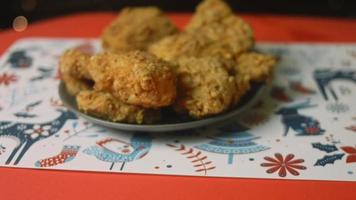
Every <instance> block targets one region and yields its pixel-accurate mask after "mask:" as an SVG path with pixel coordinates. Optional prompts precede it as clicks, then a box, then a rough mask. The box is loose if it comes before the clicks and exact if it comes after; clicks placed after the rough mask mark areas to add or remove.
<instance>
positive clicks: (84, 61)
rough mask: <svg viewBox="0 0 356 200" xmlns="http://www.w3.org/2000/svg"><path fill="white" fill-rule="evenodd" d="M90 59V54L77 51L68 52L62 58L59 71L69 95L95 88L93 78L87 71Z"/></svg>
mask: <svg viewBox="0 0 356 200" xmlns="http://www.w3.org/2000/svg"><path fill="white" fill-rule="evenodd" d="M89 59H90V55H89V54H86V53H83V52H81V51H77V50H68V51H66V52H64V53H63V55H62V56H61V58H60V60H59V70H60V73H61V75H62V80H63V81H64V84H65V86H66V88H67V90H68V93H69V94H71V95H76V94H78V93H79V92H80V91H81V90H88V89H90V88H92V87H93V83H92V81H91V76H90V74H89V72H88V70H87V69H86V66H87V65H88V64H89Z"/></svg>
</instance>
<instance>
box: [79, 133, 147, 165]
mask: <svg viewBox="0 0 356 200" xmlns="http://www.w3.org/2000/svg"><path fill="white" fill-rule="evenodd" d="M151 145H152V138H151V137H150V136H149V135H144V134H135V135H133V136H132V138H131V139H130V141H123V140H120V139H115V138H105V139H103V140H100V141H98V142H96V145H94V146H91V147H89V148H87V149H85V150H84V153H86V154H88V155H93V156H95V157H96V158H97V159H98V160H101V161H104V162H110V163H111V165H110V170H112V169H113V167H114V164H115V163H117V162H120V163H122V165H121V167H120V170H123V169H124V165H125V163H126V162H132V161H134V160H137V159H141V158H143V157H144V156H145V155H146V154H148V152H149V151H150V148H151Z"/></svg>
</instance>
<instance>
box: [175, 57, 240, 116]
mask: <svg viewBox="0 0 356 200" xmlns="http://www.w3.org/2000/svg"><path fill="white" fill-rule="evenodd" d="M178 62H179V67H178V69H177V76H178V97H177V100H176V102H175V105H174V108H175V110H176V111H177V112H179V113H188V114H189V115H190V116H191V117H193V118H203V117H207V116H211V115H216V114H218V113H221V112H223V111H225V110H227V109H228V108H229V107H230V106H231V104H232V103H233V99H234V95H235V90H236V85H235V81H234V77H233V76H230V75H229V74H228V72H227V71H226V70H225V67H224V66H223V65H224V62H222V61H221V60H220V59H218V58H213V57H205V58H194V57H186V58H181V59H179V61H178Z"/></svg>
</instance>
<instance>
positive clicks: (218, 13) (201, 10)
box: [186, 0, 233, 31]
mask: <svg viewBox="0 0 356 200" xmlns="http://www.w3.org/2000/svg"><path fill="white" fill-rule="evenodd" d="M231 15H233V11H232V10H231V8H230V7H229V5H227V4H226V3H225V1H223V0H205V1H202V2H201V3H200V4H199V5H198V6H197V8H196V11H195V13H194V15H193V16H192V18H191V21H190V23H189V24H188V25H187V26H186V30H189V31H193V30H196V29H198V28H200V27H202V26H206V25H209V24H211V23H216V22H220V21H221V20H222V19H224V18H225V17H228V16H231Z"/></svg>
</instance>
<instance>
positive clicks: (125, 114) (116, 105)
mask: <svg viewBox="0 0 356 200" xmlns="http://www.w3.org/2000/svg"><path fill="white" fill-rule="evenodd" d="M76 100H77V104H78V108H79V110H81V111H83V112H84V113H87V114H90V115H94V116H97V117H100V118H103V119H107V120H110V121H113V122H127V123H136V124H142V123H148V124H150V123H153V122H156V121H158V120H159V118H160V112H159V110H153V109H145V108H142V107H139V106H133V105H128V104H125V103H123V102H121V101H119V100H118V99H116V98H115V97H113V96H112V95H110V94H109V93H105V92H97V91H90V90H86V91H81V92H80V93H79V94H78V95H77V97H76Z"/></svg>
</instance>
